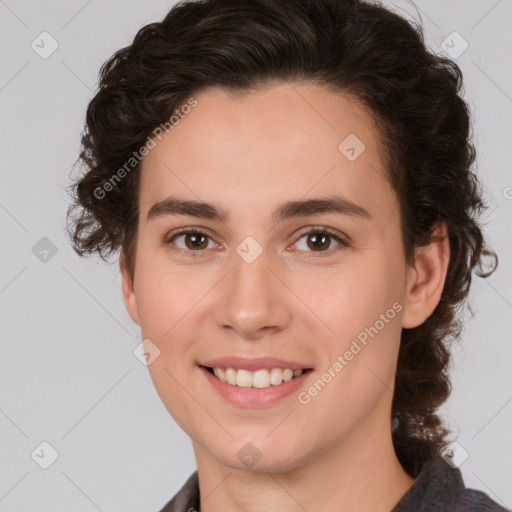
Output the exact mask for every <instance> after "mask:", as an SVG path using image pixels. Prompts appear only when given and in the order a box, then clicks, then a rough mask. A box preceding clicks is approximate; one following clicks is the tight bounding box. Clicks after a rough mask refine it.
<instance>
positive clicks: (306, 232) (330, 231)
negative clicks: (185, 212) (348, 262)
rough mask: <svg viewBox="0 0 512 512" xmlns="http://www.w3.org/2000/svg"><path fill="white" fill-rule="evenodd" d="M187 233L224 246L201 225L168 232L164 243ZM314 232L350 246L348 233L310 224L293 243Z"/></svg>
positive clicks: (328, 251) (185, 251) (319, 252)
mask: <svg viewBox="0 0 512 512" xmlns="http://www.w3.org/2000/svg"><path fill="white" fill-rule="evenodd" d="M187 233H193V234H198V235H206V236H207V237H208V238H209V239H210V240H212V241H213V242H214V243H215V244H216V245H217V246H218V247H219V248H223V246H222V244H218V243H217V242H215V240H214V239H213V237H212V236H211V235H210V234H209V231H208V230H207V229H206V228H199V227H193V226H191V227H186V228H180V229H178V230H177V231H175V232H171V233H168V234H167V235H165V236H164V239H163V243H164V245H169V244H170V243H171V242H172V241H173V240H174V239H175V238H177V237H179V236H181V235H185V234H187ZM314 234H326V235H329V236H331V237H332V238H334V239H335V240H336V241H337V242H338V243H339V245H341V246H344V247H350V239H349V238H348V237H347V236H346V235H343V234H342V233H340V232H339V231H336V230H334V229H332V228H329V227H327V226H320V225H319V226H308V227H307V228H304V229H303V230H301V231H300V232H299V233H296V234H295V235H294V237H295V241H294V242H293V245H294V244H296V243H297V242H298V241H299V240H300V239H301V238H302V237H303V236H304V235H314ZM173 250H175V251H177V252H181V253H186V254H190V253H193V254H195V253H201V252H205V250H197V251H192V250H185V249H181V247H175V248H173ZM334 250H336V248H330V249H328V250H326V251H305V252H308V253H311V254H312V255H315V253H317V254H318V255H320V256H321V255H322V254H331V253H332V252H333V251H334Z"/></svg>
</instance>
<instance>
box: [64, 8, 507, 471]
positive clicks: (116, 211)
mask: <svg viewBox="0 0 512 512" xmlns="http://www.w3.org/2000/svg"><path fill="white" fill-rule="evenodd" d="M99 79H100V80H99V89H98V91H97V92H96V94H95V96H94V97H93V99H92V100H91V102H90V103H89V105H88V108H87V115H86V126H85V130H84V133H83V134H82V150H81V153H80V158H79V160H81V162H83V163H84V164H85V167H86V171H85V172H84V173H83V174H82V175H81V176H80V177H79V178H77V179H76V181H75V182H74V183H73V184H72V185H71V187H70V189H71V193H72V196H73V202H72V205H71V207H70V209H69V211H68V218H67V220H68V232H69V234H70V237H71V239H72V243H73V247H74V249H75V251H76V252H77V253H78V254H80V255H84V254H86V253H92V252H95V251H96V252H97V253H98V254H99V255H100V256H101V257H102V258H103V259H105V257H106V256H107V255H112V254H113V253H115V252H117V251H118V250H120V252H121V257H122V258H124V259H125V260H126V262H127V266H128V269H129V271H130V272H131V274H132V277H133V273H134V270H135V261H134V255H135V246H136V240H137V221H138V190H139V174H140V173H139V172H138V171H139V170H140V162H138V163H137V165H134V168H133V170H131V171H130V172H125V173H123V179H122V180H118V183H117V182H116V184H115V186H107V182H109V180H110V183H112V177H113V176H114V174H115V172H116V170H118V169H119V168H121V167H122V166H123V165H124V164H125V163H126V162H127V161H128V160H129V159H130V157H131V156H132V155H133V154H134V152H136V151H137V150H139V148H140V147H141V146H143V145H144V143H145V142H146V139H147V140H149V137H151V133H152V131H153V130H154V129H155V127H157V126H159V125H162V124H163V123H165V122H167V121H168V120H169V118H170V117H171V116H172V115H173V113H174V112H176V110H177V109H179V107H180V106H182V105H183V104H184V103H185V102H186V101H187V99H188V98H190V96H191V95H193V94H197V93H199V92H200V91H201V90H204V89H207V88H209V87H212V86H215V87H220V88H223V89H225V90H227V91H229V92H232V93H234V94H235V93H236V94H244V93H250V92H252V91H255V90H257V89H258V88H259V87H263V86H265V85H269V84H272V83H276V82H289V83H306V84H308V83H309V84H316V85H321V86H323V87H325V88H327V89H328V90H331V91H335V92H343V93H346V94H349V95H352V96H353V97H355V98H356V99H357V100H358V101H359V102H360V104H361V105H362V106H364V107H365V108H367V109H368V110H369V112H370V114H371V115H372V117H373V118H374V120H375V122H376V123H377V126H378V127H379V131H380V135H381V141H382V150H383V154H384V157H385V159H386V167H387V173H388V176H387V177H388V179H389V181H390V183H391V185H392V187H393V189H394V191H395V193H396V195H397V198H398V200H399V204H400V214H401V230H402V239H403V246H404V254H405V258H406V261H407V262H408V263H409V264H412V263H413V262H414V248H415V247H417V246H422V245H426V244H428V243H430V242H432V239H433V238H432V237H433V228H434V227H435V226H436V224H438V223H440V222H443V223H446V226H447V231H448V236H449V242H450V251H451V256H450V262H449V268H448V272H447V277H446V281H445V285H444V289H443V292H442V296H441V299H440V302H439V304H438V305H437V307H436V309H435V311H434V312H433V313H432V315H431V316H430V317H429V318H428V319H427V320H426V321H425V322H424V323H423V324H422V325H420V326H418V327H416V328H413V329H403V330H402V335H401V342H400V351H399V356H398V365H397V373H396V381H395V391H394V397H393V405H392V420H393V443H394V447H395V451H396V453H397V457H398V459H399V461H400V463H401V464H402V466H403V467H404V469H405V470H406V471H407V472H408V473H409V474H410V475H412V476H417V474H418V473H419V471H420V469H421V467H422V465H423V463H424V462H426V461H428V460H430V459H431V458H432V457H433V455H434V454H435V453H437V452H440V451H441V450H442V448H443V447H444V446H445V445H446V443H447V436H448V434H449V431H448V430H447V429H446V428H445V427H444V425H443V422H442V421H441V419H440V418H439V416H438V415H437V414H436V410H437V409H438V408H439V406H440V405H441V404H442V403H443V402H444V401H445V400H446V399H447V398H448V396H449V394H450V391H451V385H450V379H449V375H448V367H449V363H450V343H451V342H452V341H453V340H455V339H456V338H459V337H460V333H461V328H462V320H461V316H460V313H461V311H460V310H461V305H462V304H463V303H464V302H465V299H466V297H467V294H468V292H469V287H470V283H471V277H472V272H473V270H474V269H475V267H477V268H476V270H475V273H476V274H477V275H479V276H481V277H487V276H488V275H490V274H491V273H492V272H493V271H494V270H495V269H496V267H497V257H496V254H495V253H494V252H493V251H491V250H489V249H487V248H486V247H485V243H484V239H483V233H482V230H481V228H480V226H479V224H478V222H477V219H478V217H479V215H480V214H481V213H482V211H483V210H484V209H485V208H487V206H486V205H485V203H484V200H483V198H482V188H481V185H480V183H479V181H478V179H477V177H476V175H475V172H474V171H473V165H474V163H475V148H474V145H473V144H472V140H471V137H472V136H471V119H470V111H469V108H468V106H467V104H466V103H465V101H464V100H463V99H462V94H461V92H462V88H463V84H462V72H461V70H460V68H459V67H458V66H457V65H456V64H455V63H454V62H453V61H451V60H450V59H448V58H445V57H443V56H440V55H435V54H433V53H431V52H429V51H428V50H427V48H426V45H425V43H424V36H423V31H422V27H421V25H420V24H419V23H417V22H411V21H407V20H406V19H404V18H403V17H401V16H399V15H398V14H396V13H394V12H391V11H390V10H388V9H386V8H384V7H382V6H381V5H379V4H370V3H365V2H363V1H360V0H286V1H284V0H236V1H235V0H198V1H182V2H179V3H178V4H176V5H175V6H174V7H173V8H172V9H171V10H170V12H169V13H168V14H167V16H166V17H165V18H164V19H163V21H161V22H159V23H150V24H148V25H146V26H144V27H143V28H141V29H140V30H139V32H138V33H137V35H136V36H135V38H134V40H133V43H132V44H131V45H129V46H127V47H125V48H122V49H121V50H119V51H117V52H116V53H115V54H114V55H113V56H112V57H111V58H110V59H109V60H107V61H106V62H105V63H104V64H103V66H102V67H101V70H100V75H99ZM153 133H154V132H153ZM100 189H101V190H103V191H105V190H108V193H107V194H105V193H104V192H102V193H101V194H99V193H98V190H100ZM103 196H106V197H103ZM485 256H491V258H492V259H493V262H492V264H491V268H490V269H489V270H488V271H487V272H485V271H484V270H483V267H482V263H483V261H482V260H483V258H484V257H485ZM470 311H471V309H470Z"/></svg>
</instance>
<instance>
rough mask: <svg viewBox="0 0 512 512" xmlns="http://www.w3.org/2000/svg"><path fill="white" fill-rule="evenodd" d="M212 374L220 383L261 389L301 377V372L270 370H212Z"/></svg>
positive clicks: (279, 369)
mask: <svg viewBox="0 0 512 512" xmlns="http://www.w3.org/2000/svg"><path fill="white" fill-rule="evenodd" d="M213 373H214V375H215V376H216V377H217V378H218V379H219V380H220V381H222V382H227V383H228V384H231V385H232V386H239V387H243V388H250V387H253V388H258V389H263V388H268V387H270V386H278V385H279V384H281V383H282V382H283V381H284V382H289V381H290V380H292V379H293V378H294V377H299V376H300V375H302V370H295V371H294V370H290V369H289V368H286V369H282V368H271V369H268V370H267V369H262V370H258V371H255V372H250V371H248V370H242V369H239V370H236V369H235V368H213Z"/></svg>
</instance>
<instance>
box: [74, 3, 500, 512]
mask: <svg viewBox="0 0 512 512" xmlns="http://www.w3.org/2000/svg"><path fill="white" fill-rule="evenodd" d="M100 85H101V87H100V90H99V92H98V93H97V94H96V96H95V97H94V98H93V100H92V101H91V103H90V105H89V109H88V113H87V125H86V132H85V133H84V136H83V151H82V153H81V158H82V160H83V162H84V163H85V164H86V165H87V172H86V173H85V175H84V176H82V177H80V179H79V180H78V181H77V182H76V184H75V187H76V196H75V205H74V208H73V209H72V211H70V220H71V221H72V226H71V235H72V237H73V242H74V245H75V248H76V250H77V251H78V252H79V253H80V254H84V253H87V252H92V251H98V252H99V253H100V254H102V255H104V254H106V253H108V252H113V251H116V250H117V249H120V251H121V255H120V265H121V271H122V286H123V296H124V300H125V304H126V307H127V309H128V311H129V313H130V315H131V317H132V319H133V320H134V321H135V322H136V323H137V324H139V325H140V327H141V333H142V338H143V339H144V347H145V351H146V355H147V359H148V368H149V371H150V375H151V378H152V380H153V382H154V384H155V387H156V389H157V391H158V393H159V395H160V397H161V399H162V402H163V403H164V405H165V406H166V408H167V409H168V411H169V413H170V414H171V415H172V417H173V418H174V419H175V420H176V422H177V423H178V424H179V425H180V426H181V427H182V428H183V430H184V431H185V432H186V433H187V434H188V435H189V436H190V438H191V440H192V444H193V447H194V452H195V456H196V460H197V472H195V473H194V474H193V475H192V476H191V477H190V478H189V480H188V481H187V482H186V484H185V485H184V487H183V488H182V489H181V491H180V492H179V493H178V494H177V495H176V496H175V497H174V498H173V499H172V500H171V501H170V502H169V503H168V504H167V505H166V506H165V507H164V508H163V509H162V512H164V511H166V512H170V511H174V512H177V511H179V512H181V511H189V510H201V512H215V511H220V510H222V511H239V510H244V511H249V512H251V511H263V510H264V511H265V512H271V511H273V510H279V511H280V512H287V511H298V510H307V511H309V512H317V511H320V510H322V511H325V510H329V511H334V510H344V511H347V512H350V511H361V510H365V511H367V510H371V511H375V512H389V511H394V512H398V511H405V510H425V511H426V510H428V511H430V510H436V511H445V510H446V511H452V510H457V511H464V510H475V511H476V510H482V511H483V510H495V511H499V510H505V509H503V508H501V507H500V506H499V505H498V504H497V503H495V502H494V501H492V500H491V499H490V498H489V496H487V495H486V494H484V493H482V492H478V491H474V490H469V489H466V488H465V486H464V483H463V481H462V479H461V475H460V471H459V470H458V469H456V468H454V467H452V465H451V464H449V463H448V462H447V461H448V460H449V458H448V457H445V458H443V457H441V453H443V449H444V448H445V447H446V445H447V435H448V432H447V431H446V430H445V429H444V427H443V425H442V422H441V420H440V419H439V418H438V416H437V415H436V412H435V411H436V409H437V408H438V407H439V405H441V404H442V403H443V402H444V401H445V400H446V398H447V397H448V394H449V379H448V376H447V375H446V369H447V366H448V363H449V360H450V357H449V351H448V346H447V339H448V337H449V336H453V337H456V336H457V334H458V329H459V328H460V323H459V322H460V320H459V319H458V317H457V316H456V310H457V308H458V306H459V305H460V303H461V302H462V301H463V300H464V298H465V297H466V295H467V292H468V288H469V284H470V280H471V274H472V271H473V269H474V267H475V266H476V265H477V264H478V263H479V260H480V257H481V256H482V255H483V254H488V251H487V250H486V249H484V240H483V235H482V232H481V230H480V228H479V225H478V223H477V219H476V217H477V214H478V213H480V212H481V210H482V209H483V208H484V204H483V202H482V199H481V197H480V195H479V190H478V182H477V179H476V177H475V175H474V174H473V172H472V170H471V167H472V164H473V161H474V158H475V155H474V149H473V146H472V144H471V140H470V138H469V126H470V119H469V115H468V109H467V107H466V104H465V103H464V101H463V100H462V99H461V97H460V94H459V91H460V87H461V75H460V70H459V68H458V67H457V66H456V65H455V64H454V63H453V62H451V61H449V60H447V59H443V58H441V57H438V56H435V55H432V54H430V53H429V52H428V51H427V50H426V48H425V45H424V43H423V40H422V36H421V33H420V31H419V28H417V27H416V28H413V27H412V26H411V25H410V24H409V23H407V22H406V21H405V20H404V19H402V18H400V17H399V16H397V15H396V14H394V13H391V12H389V11H388V10H386V9H384V8H382V7H380V6H376V5H371V4H366V3H362V2H359V1H355V0H354V1H348V0H310V1H306V0H293V1H288V0H287V1H283V0H251V1H243V2H239V1H237V2H232V1H228V0H219V1H217V0H216V1H213V0H212V1H209V0H206V1H203V2H183V3H180V4H178V5H177V6H175V7H174V8H173V9H172V10H171V11H170V12H169V14H168V16H167V17H166V18H165V19H164V20H163V21H162V22H161V23H152V24H150V25H148V26H146V27H144V28H143V29H141V31H140V32H139V33H138V34H137V36H136V38H135V40H134V42H133V44H132V45H130V46H129V47H127V48H124V49H122V50H120V51H119V52H117V53H116V54H115V55H114V56H113V57H112V58H111V59H110V60H109V62H107V63H106V64H105V65H104V66H103V68H102V71H101V83H100ZM434 149H435V151H434ZM445 459H446V460H445Z"/></svg>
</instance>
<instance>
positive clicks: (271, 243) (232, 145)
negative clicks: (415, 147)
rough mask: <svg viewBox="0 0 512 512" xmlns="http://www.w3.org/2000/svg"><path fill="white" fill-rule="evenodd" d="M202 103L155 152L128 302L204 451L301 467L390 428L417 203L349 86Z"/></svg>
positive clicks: (166, 390)
mask: <svg viewBox="0 0 512 512" xmlns="http://www.w3.org/2000/svg"><path fill="white" fill-rule="evenodd" d="M195 99H196V100H197V105H196V106H195V107H193V108H192V109H191V112H190V113H189V114H187V115H186V116H184V117H183V119H182V120H181V121H180V123H179V124H178V125H177V126H175V127H174V129H173V130H171V131H170V132H169V133H165V134H164V135H163V136H162V140H161V141H158V139H155V142H156V147H154V148H153V149H152V150H151V151H149V153H148V154H147V155H146V157H145V158H144V161H143V164H142V170H141V184H140V217H139V224H138V240H137V246H136V264H135V273H134V279H133V281H131V279H130V276H129V274H128V273H127V272H126V269H124V271H123V290H124V297H125V302H126V305H127V308H128V310H129V312H130V314H131V316H132V318H133V319H134V321H136V322H137V323H139V324H140V326H141V331H142V337H143V338H144V339H146V340H148V339H149V340H151V343H149V344H148V342H147V341H146V342H145V343H146V347H147V349H148V351H150V352H152V351H153V352H154V353H155V354H158V357H156V359H155V360H154V361H153V362H152V363H151V364H150V365H149V367H148V368H149V371H150V374H151V378H152V380H153V382H154V385H155V386H156V389H157V391H158V393H159V395H160V397H161V399H162V401H163V403H164V404H165V406H166V408H167V409H168V411H169V413H170V414H171V415H172V416H173V417H174V419H175V420H176V422H177V423H178V424H179V425H180V426H181V427H182V428H183V430H184V431H185V432H186V433H187V434H188V435H189V436H190V437H191V438H192V440H193V443H194V447H195V448H196V450H200V451H202V452H203V453H204V454H207V456H209V457H211V458H212V459H215V460H216V461H218V462H220V463H222V464H225V465H227V466H230V467H233V468H244V467H248V465H247V464H248V463H247V460H248V459H247V458H244V454H245V455H249V456H253V457H256V458H260V459H259V461H258V463H257V464H256V465H255V466H254V469H255V470H261V471H268V470H274V471H277V470H287V469H291V468H294V467H298V466H300V465H301V464H305V463H306V462H307V461H308V460H311V459H312V458H314V457H316V456H319V455H321V454H322V453H327V452H329V451H332V450H335V449H336V448H337V447H339V446H342V445H344V444H345V445H346V443H348V442H349V441H355V440H357V439H363V438H365V439H369V437H368V436H369V435H370V436H371V435H372V434H371V432H378V431H383V429H384V430H385V429H386V428H389V422H390V420H389V417H390V416H389V415H390V410H391V399H392V389H393V382H394V374H395V368H396V359H397V353H398V346H399V341H400V332H401V328H402V325H404V324H405V323H406V322H407V320H406V317H405V316H404V315H406V314H407V303H406V293H407V282H408V275H409V274H408V269H407V267H406V264H405V261H404V254H403V249H402V241H401V235H400V218H399V205H398V202H397V199H396V197H395V194H394V192H393V190H392V188H391V187H390V185H389V184H388V182H387V181H386V178H385V170H384V160H383V155H382V151H381V149H380V147H379V134H378V132H377V130H376V127H375V126H374V124H373V122H372V119H371V117H370V116H369V114H368V113H367V112H366V111H365V110H364V109H363V108H362V107H361V106H360V104H358V103H357V102H356V101H355V100H353V99H351V98H350V97H349V96H346V95H344V94H339V93H336V94H335V93H332V92H328V91H326V90H325V89H323V88H320V87H318V86H313V85H310V86H306V85H301V86H295V87H293V88H292V87H291V86H290V85H288V84H279V85H275V86H273V87H271V88H268V89H264V90H263V89H262V90H259V91H258V92H255V93H251V94H250V95H246V96H244V97H242V98H236V99H235V98H233V97H231V96H230V95H229V94H227V93H226V92H223V91H221V90H214V89H209V90H206V91H204V92H202V93H201V94H199V95H197V96H195ZM363 145H364V146H363ZM170 198H173V199H174V202H172V201H169V199H170ZM330 199H331V200H333V201H331V202H330V203H329V202H326V201H327V200H330ZM313 200H317V201H316V202H312V201H313ZM180 201H189V202H200V203H207V204H208V205H211V207H210V208H206V209H205V208H204V207H202V208H200V207H199V206H198V205H196V206H195V208H188V209H187V208H186V204H185V205H183V204H181V206H180ZM295 202H296V204H293V205H292V204H291V203H295ZM191 204H192V203H188V205H189V207H190V206H191ZM287 205H288V207H286V206H287ZM214 209H216V210H217V211H218V212H219V213H224V214H225V216H224V217H222V216H221V217H220V218H217V216H215V215H213V212H214V211H215V210H214ZM184 229H187V230H190V232H188V233H183V230H184ZM357 347H359V348H357ZM158 351H159V352H158ZM336 363H338V364H336ZM205 367H219V368H221V370H220V371H219V370H215V372H217V374H218V376H214V375H213V374H212V373H210V371H209V370H207V369H206V368H205ZM226 368H232V370H226ZM278 368H281V369H285V370H286V369H288V371H285V372H281V371H279V370H278ZM237 370H240V371H237ZM249 370H252V371H249ZM259 370H262V371H259ZM290 370H299V371H297V372H296V371H294V372H292V373H293V374H294V377H293V378H292V379H291V380H288V379H289V378H290ZM300 370H302V374H301V375H298V374H300ZM253 371H254V372H255V373H253ZM295 374H297V375H295ZM326 374H328V375H327V376H326ZM329 376H330V378H329ZM227 378H229V379H234V382H238V385H236V384H235V385H233V384H229V383H227V382H223V379H227ZM237 379H238V381H237ZM269 379H273V380H272V383H270V385H269ZM283 379H284V380H283ZM232 382H233V381H232ZM279 382H281V383H280V384H279ZM258 386H261V387H258Z"/></svg>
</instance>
